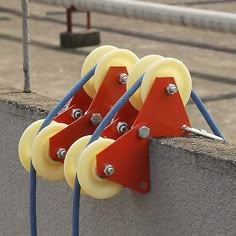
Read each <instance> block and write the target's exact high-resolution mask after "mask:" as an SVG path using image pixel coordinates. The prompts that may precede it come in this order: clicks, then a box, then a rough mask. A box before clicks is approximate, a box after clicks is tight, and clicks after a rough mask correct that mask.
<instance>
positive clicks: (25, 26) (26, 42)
mask: <svg viewBox="0 0 236 236" xmlns="http://www.w3.org/2000/svg"><path fill="white" fill-rule="evenodd" d="M21 6H22V36H23V71H24V92H25V93H31V88H30V34H29V19H30V13H29V1H28V0H21Z"/></svg>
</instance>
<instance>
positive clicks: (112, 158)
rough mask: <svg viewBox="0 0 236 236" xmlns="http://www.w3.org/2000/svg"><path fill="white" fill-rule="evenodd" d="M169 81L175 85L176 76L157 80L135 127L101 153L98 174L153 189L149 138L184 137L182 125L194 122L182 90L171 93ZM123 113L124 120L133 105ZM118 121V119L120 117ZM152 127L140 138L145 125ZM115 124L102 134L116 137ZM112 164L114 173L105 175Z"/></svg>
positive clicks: (143, 189) (142, 190) (140, 188)
mask: <svg viewBox="0 0 236 236" xmlns="http://www.w3.org/2000/svg"><path fill="white" fill-rule="evenodd" d="M168 84H175V82H174V79H173V78H161V79H160V78H158V79H156V80H155V82H154V84H153V86H152V88H151V90H150V92H149V94H148V96H147V99H146V101H145V102H144V104H143V107H142V109H141V110H140V112H139V113H138V115H137V116H136V119H135V121H134V124H133V126H132V128H131V129H130V130H129V131H128V132H127V133H126V134H124V135H123V136H121V137H119V138H118V139H117V140H116V141H115V142H114V143H113V144H112V145H110V146H109V147H107V148H106V149H105V150H103V151H102V152H101V153H99V154H98V155H97V173H98V175H99V176H101V177H106V178H107V179H109V180H111V181H114V182H117V183H119V184H122V185H124V186H126V187H129V188H131V189H133V190H135V191H138V192H140V193H146V192H148V191H150V176H149V174H150V171H149V158H148V138H150V137H161V136H184V135H187V133H186V132H184V133H183V132H182V130H181V127H182V126H183V125H184V124H186V125H188V126H189V127H190V126H191V125H190V121H189V119H188V116H187V114H186V111H185V108H184V106H183V103H182V100H181V98H180V95H179V93H178V92H177V93H175V94H172V95H169V94H168V93H167V90H166V88H167V86H168ZM119 114H122V116H121V117H120V118H122V121H126V120H125V117H127V116H128V114H130V109H129V107H128V106H127V107H123V108H122V109H121V111H120V112H119ZM116 118H117V119H116V120H115V121H114V123H115V122H117V120H119V117H118V115H117V117H116ZM144 126H145V127H147V128H149V129H150V134H149V135H147V137H143V138H142V137H140V136H139V131H140V128H141V127H144ZM112 133H114V126H113V123H112V124H110V126H109V127H107V128H106V130H105V131H104V132H103V134H102V136H104V135H106V136H107V137H108V138H110V137H112V138H114V137H115V135H112ZM108 164H110V165H112V166H113V167H114V169H115V172H114V174H112V175H110V176H105V174H104V167H105V166H106V165H108Z"/></svg>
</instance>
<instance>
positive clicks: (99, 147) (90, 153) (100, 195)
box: [77, 139, 123, 199]
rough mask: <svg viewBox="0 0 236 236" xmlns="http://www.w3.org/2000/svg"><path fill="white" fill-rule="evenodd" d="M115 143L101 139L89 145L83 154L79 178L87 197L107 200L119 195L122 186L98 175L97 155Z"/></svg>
mask: <svg viewBox="0 0 236 236" xmlns="http://www.w3.org/2000/svg"><path fill="white" fill-rule="evenodd" d="M113 142H114V140H113V139H99V140H96V141H94V142H93V143H91V144H90V145H88V146H87V147H86V148H85V149H84V151H83V152H82V154H81V156H80V158H79V160H78V165H77V177H78V180H79V183H80V185H81V188H82V189H83V190H84V191H85V192H86V194H87V195H89V196H91V197H93V198H97V199H106V198H110V197H113V196H114V195H116V194H118V193H119V192H120V191H121V189H122V188H123V186H122V185H120V184H117V183H115V182H112V181H110V180H108V179H106V178H101V177H99V176H98V175H97V173H96V155H97V154H98V153H100V152H101V151H103V150H104V149H105V148H106V147H108V146H109V145H111V144H112V143H113Z"/></svg>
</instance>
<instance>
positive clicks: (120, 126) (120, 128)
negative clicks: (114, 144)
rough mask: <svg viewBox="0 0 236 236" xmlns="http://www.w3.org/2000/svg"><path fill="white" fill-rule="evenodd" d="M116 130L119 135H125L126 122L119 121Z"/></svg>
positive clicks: (127, 128)
mask: <svg viewBox="0 0 236 236" xmlns="http://www.w3.org/2000/svg"><path fill="white" fill-rule="evenodd" d="M116 130H117V131H118V132H119V133H120V134H125V133H126V132H128V130H129V127H128V124H127V123H126V122H123V121H120V122H118V124H117V126H116Z"/></svg>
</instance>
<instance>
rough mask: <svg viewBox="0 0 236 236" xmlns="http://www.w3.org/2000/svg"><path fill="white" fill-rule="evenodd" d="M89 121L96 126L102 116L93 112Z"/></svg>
mask: <svg viewBox="0 0 236 236" xmlns="http://www.w3.org/2000/svg"><path fill="white" fill-rule="evenodd" d="M90 121H91V122H92V124H93V125H94V126H97V125H99V124H100V123H101V121H102V116H101V114H99V113H93V114H92V115H91V117H90Z"/></svg>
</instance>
